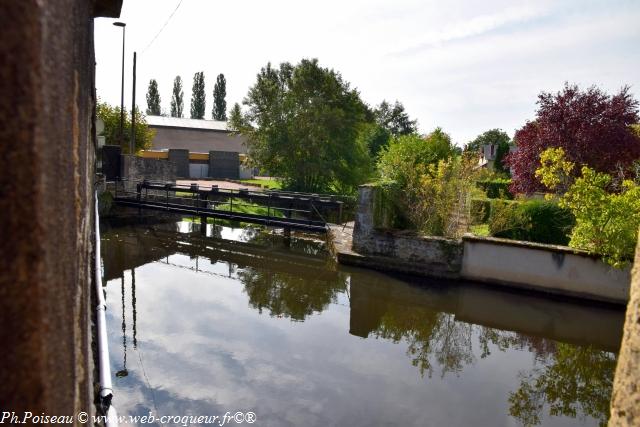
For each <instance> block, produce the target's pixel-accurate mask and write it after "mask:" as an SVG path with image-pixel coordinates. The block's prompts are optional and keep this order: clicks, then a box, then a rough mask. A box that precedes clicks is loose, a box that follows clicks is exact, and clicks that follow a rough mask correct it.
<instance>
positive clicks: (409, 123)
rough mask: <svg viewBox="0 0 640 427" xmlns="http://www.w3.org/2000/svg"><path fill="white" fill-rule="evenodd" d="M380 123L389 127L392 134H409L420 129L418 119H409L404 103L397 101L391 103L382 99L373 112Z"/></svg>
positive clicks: (384, 126)
mask: <svg viewBox="0 0 640 427" xmlns="http://www.w3.org/2000/svg"><path fill="white" fill-rule="evenodd" d="M373 114H374V116H375V119H376V122H377V123H378V125H380V126H382V127H383V128H385V129H387V130H388V131H389V132H391V134H392V135H395V136H398V135H409V134H412V133H416V132H417V131H418V121H417V120H411V119H409V115H408V114H407V113H406V112H405V111H404V105H402V103H400V102H398V101H396V102H395V104H393V105H391V104H389V103H388V102H387V101H384V100H383V101H382V102H381V103H380V105H379V106H378V107H377V108H376V109H375V110H374V112H373Z"/></svg>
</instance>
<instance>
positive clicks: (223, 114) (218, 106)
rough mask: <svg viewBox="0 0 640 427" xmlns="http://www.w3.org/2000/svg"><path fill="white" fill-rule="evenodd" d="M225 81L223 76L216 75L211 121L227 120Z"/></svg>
mask: <svg viewBox="0 0 640 427" xmlns="http://www.w3.org/2000/svg"><path fill="white" fill-rule="evenodd" d="M226 96H227V80H226V79H225V78H224V74H218V77H217V78H216V84H215V85H214V87H213V111H212V112H211V115H212V117H213V120H227V101H226V100H225V97H226Z"/></svg>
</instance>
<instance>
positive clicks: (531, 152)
mask: <svg viewBox="0 0 640 427" xmlns="http://www.w3.org/2000/svg"><path fill="white" fill-rule="evenodd" d="M637 122H638V101H637V100H635V99H634V98H633V97H632V96H631V94H630V93H629V87H628V86H625V87H623V88H622V89H621V90H620V92H619V93H618V94H615V95H613V96H611V95H608V94H606V93H604V92H603V91H601V90H600V89H598V88H597V87H595V86H592V87H590V88H589V89H587V90H586V91H581V90H580V89H579V88H578V86H576V85H569V84H568V83H565V86H564V88H563V89H562V90H561V91H560V92H558V93H557V94H555V95H554V94H551V93H546V92H542V93H541V94H540V95H539V96H538V111H537V115H536V118H535V120H533V121H530V122H527V124H525V125H524V126H523V127H522V128H521V129H520V130H518V131H516V134H515V137H514V140H515V142H516V145H517V147H518V149H517V151H516V152H514V153H511V154H509V155H508V156H507V158H506V159H505V163H506V164H507V165H509V166H510V167H511V175H512V184H511V191H512V192H514V193H533V192H535V191H540V190H543V189H544V187H543V185H542V184H541V183H540V181H539V180H538V179H537V178H536V177H535V171H536V169H538V168H539V167H540V153H542V152H543V151H544V150H545V149H547V148H550V147H562V148H563V149H564V151H565V153H566V155H567V159H568V160H571V161H573V162H575V163H576V164H578V165H583V164H584V165H588V166H590V167H591V168H593V169H595V170H597V171H600V172H606V173H614V174H616V175H618V174H619V173H621V172H622V173H630V166H631V164H632V163H633V162H634V161H635V160H638V159H640V138H639V137H638V135H636V134H635V133H634V132H633V131H632V129H631V128H630V125H632V124H634V123H637ZM576 173H579V168H576Z"/></svg>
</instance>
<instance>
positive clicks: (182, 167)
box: [169, 149, 189, 178]
mask: <svg viewBox="0 0 640 427" xmlns="http://www.w3.org/2000/svg"><path fill="white" fill-rule="evenodd" d="M169 161H171V162H173V163H174V164H175V167H176V172H175V173H176V176H177V177H180V178H189V150H183V149H171V150H169Z"/></svg>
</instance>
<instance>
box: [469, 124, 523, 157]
mask: <svg viewBox="0 0 640 427" xmlns="http://www.w3.org/2000/svg"><path fill="white" fill-rule="evenodd" d="M492 144H493V145H500V144H506V145H507V146H508V145H509V144H511V138H509V135H507V133H506V132H505V131H503V130H502V129H491V130H488V131H486V132H484V133H482V134H480V135H478V136H477V137H476V138H475V139H474V140H473V141H471V142H469V143H467V145H465V147H464V150H465V151H472V152H479V151H480V150H481V149H482V146H483V145H492Z"/></svg>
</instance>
